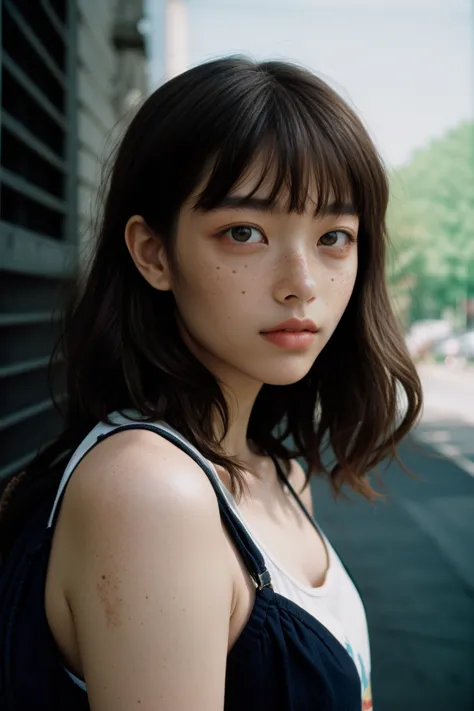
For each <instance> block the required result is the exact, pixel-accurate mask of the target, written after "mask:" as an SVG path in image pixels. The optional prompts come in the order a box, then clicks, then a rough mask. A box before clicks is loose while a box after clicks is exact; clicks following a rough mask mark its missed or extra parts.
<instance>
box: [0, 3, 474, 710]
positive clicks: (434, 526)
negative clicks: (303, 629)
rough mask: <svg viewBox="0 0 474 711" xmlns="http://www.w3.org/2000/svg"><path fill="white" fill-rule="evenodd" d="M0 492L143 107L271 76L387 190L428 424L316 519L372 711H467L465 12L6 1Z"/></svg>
mask: <svg viewBox="0 0 474 711" xmlns="http://www.w3.org/2000/svg"><path fill="white" fill-rule="evenodd" d="M0 10H1V14H0V16H1V20H0V35H1V45H0V69H1V75H0V76H1V79H0V97H1V109H0V154H1V160H0V388H1V390H0V480H1V478H4V477H5V476H7V475H8V474H11V473H12V472H15V471H18V470H20V469H21V467H22V466H23V465H24V464H25V463H26V462H27V461H28V460H29V459H30V457H31V456H32V454H34V452H35V450H36V448H37V447H38V446H39V445H40V444H42V443H43V442H44V441H45V440H46V439H48V438H50V437H52V436H53V435H54V434H55V432H56V431H57V428H58V420H57V417H56V415H55V412H54V410H53V408H52V405H51V400H50V397H49V392H48V387H47V379H46V372H47V364H48V359H49V355H50V353H51V348H52V344H53V342H54V337H55V331H56V329H55V324H57V319H58V317H57V314H58V306H59V303H60V302H59V297H58V289H59V288H60V287H61V286H64V285H65V284H67V283H68V281H69V280H70V279H71V277H72V276H73V275H74V274H75V273H76V272H77V271H79V272H80V270H81V266H82V265H83V264H84V259H85V256H86V254H87V249H88V245H89V244H90V241H91V235H92V227H91V225H92V221H93V216H94V214H95V211H96V207H97V205H96V197H97V193H98V189H99V186H100V184H101V167H102V165H103V162H104V160H105V158H106V157H107V155H108V153H109V152H110V149H111V148H112V147H113V145H114V144H115V143H116V141H117V139H118V138H119V137H120V135H121V134H122V131H123V128H124V126H125V125H126V124H127V121H128V120H129V118H130V116H131V115H132V113H133V111H134V110H135V108H136V106H137V105H138V104H139V103H140V102H141V101H142V100H143V99H144V98H145V97H146V96H147V95H148V94H149V93H150V91H152V90H153V89H154V88H156V87H157V86H158V85H160V84H161V83H162V82H163V81H165V80H166V79H168V78H170V77H171V76H173V75H175V74H177V73H179V72H181V71H183V70H185V69H186V68H187V67H189V66H191V65H193V64H196V63H199V62H201V61H203V60H205V59H210V58H212V57H216V56H221V55H227V54H234V53H238V54H247V55H250V56H251V57H254V58H257V59H260V58H261V59H263V58H265V59H269V58H285V59H289V60H293V61H296V62H298V63H300V64H304V65H305V66H307V67H309V68H310V69H312V70H314V71H316V72H317V73H318V74H320V75H321V76H323V77H324V78H325V79H326V80H327V81H328V82H329V83H330V84H332V85H333V86H334V87H335V88H336V89H337V90H338V91H339V92H340V93H341V94H342V95H343V96H344V97H345V98H346V99H347V100H348V101H349V102H350V103H351V104H352V105H353V106H354V107H355V109H356V110H357V112H358V113H359V115H360V116H361V117H362V119H363V120H364V122H365V123H366V125H367V126H368V128H369V131H370V133H371V135H372V136H373V138H374V141H375V143H376V145H377V146H378V148H379V151H380V153H381V155H382V157H383V159H384V161H385V163H386V165H387V168H388V170H389V174H390V181H391V190H392V197H391V203H390V209H389V219H388V222H389V230H390V235H391V239H392V248H391V252H390V255H389V262H388V270H389V279H390V289H391V293H392V298H393V302H394V305H395V308H396V311H397V314H398V316H399V318H400V322H401V324H402V327H403V330H404V333H405V337H406V341H407V345H408V347H409V349H410V352H411V354H412V356H413V358H414V360H415V362H416V363H417V367H418V368H419V372H420V375H421V377H422V381H423V386H424V392H425V399H426V402H425V409H424V413H423V417H422V420H421V422H420V424H419V426H418V427H417V428H416V429H415V431H414V432H413V433H412V435H410V437H409V438H407V440H406V441H405V442H404V443H403V444H402V446H401V448H400V456H401V460H402V462H403V464H404V465H406V466H407V467H408V469H409V470H410V472H411V473H412V474H413V475H414V476H411V477H410V476H407V475H406V473H405V472H404V471H403V469H402V468H401V466H400V465H399V464H397V463H395V464H392V465H390V467H388V468H386V470H385V472H384V474H383V483H382V482H380V483H379V484H378V488H379V490H380V491H382V492H383V493H384V494H386V495H387V499H386V501H384V502H378V503H377V504H376V505H369V504H367V503H365V502H363V501H358V500H356V499H355V498H354V497H353V496H350V497H349V498H348V500H344V501H340V502H338V503H335V502H334V501H333V500H332V497H331V496H330V494H329V491H328V487H327V485H326V484H325V483H324V482H322V481H317V482H315V483H314V486H313V497H314V503H315V513H316V517H317V519H318V521H319V522H320V524H321V525H322V526H323V528H324V530H325V532H326V534H327V535H328V536H329V538H330V539H331V540H332V542H333V543H334V545H335V547H336V549H337V550H338V551H339V553H340V555H341V556H342V557H343V559H344V561H345V562H346V564H347V566H348V567H349V569H350V570H351V572H352V574H353V575H354V577H355V579H356V580H357V583H358V585H359V588H360V590H361V592H362V595H363V597H364V600H365V604H366V608H367V614H368V618H369V626H370V631H371V640H372V657H373V660H372V663H373V679H372V687H373V696H374V708H375V709H376V711H399V710H400V709H403V711H415V710H416V711H420V710H421V709H422V710H424V709H427V710H428V709H429V710H430V711H438V709H439V711H441V709H443V711H445V710H446V709H449V710H451V709H456V711H474V71H473V70H474V52H473V48H474V8H473V4H472V2H471V0H444V1H442V0H232V1H231V0H143V1H142V0H0Z"/></svg>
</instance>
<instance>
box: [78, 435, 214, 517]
mask: <svg viewBox="0 0 474 711" xmlns="http://www.w3.org/2000/svg"><path fill="white" fill-rule="evenodd" d="M66 498H68V499H69V500H70V501H71V502H72V503H73V506H72V508H75V507H78V508H79V509H80V508H81V506H83V505H84V504H85V505H87V507H88V510H89V511H90V512H92V511H93V510H94V509H95V507H96V506H106V507H107V508H110V509H111V510H113V509H114V508H115V507H120V508H123V507H125V508H130V509H133V508H134V507H139V508H140V507H142V506H143V507H145V508H148V507H150V506H153V507H156V506H157V505H158V506H161V505H163V504H166V505H168V503H170V500H172V501H174V507H175V508H177V509H179V508H180V507H183V510H184V509H186V507H189V506H190V505H191V506H192V507H193V508H195V507H196V506H197V507H198V509H199V508H200V507H204V508H205V509H207V512H208V513H211V511H214V512H216V513H218V507H217V501H216V497H215V495H214V493H213V490H212V487H211V486H210V484H209V481H208V479H207V476H206V475H205V473H204V472H203V471H202V469H201V468H200V467H199V465H198V464H196V462H194V461H193V460H192V459H191V458H190V457H189V456H188V455H187V454H186V453H185V452H183V451H182V450H180V449H179V448H178V447H176V446H175V445H174V444H172V443H171V442H169V441H168V440H166V439H165V438H164V437H161V436H160V435H159V434H158V433H155V432H150V431H149V430H145V429H143V430H140V429H134V430H127V431H124V432H117V433H115V434H112V435H110V436H109V437H107V438H106V439H104V440H103V441H102V442H101V443H100V444H98V445H97V446H95V447H94V448H93V449H92V450H91V451H90V452H89V453H88V454H87V455H86V456H85V457H84V459H83V460H82V461H81V462H80V464H79V465H78V467H77V469H76V471H75V472H74V475H73V476H72V478H71V482H70V483H69V485H68V489H67V492H66V496H65V503H66ZM160 502H161V503H160Z"/></svg>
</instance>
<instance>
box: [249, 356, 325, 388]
mask: <svg viewBox="0 0 474 711" xmlns="http://www.w3.org/2000/svg"><path fill="white" fill-rule="evenodd" d="M313 363H314V361H311V363H304V364H303V363H288V362H286V363H285V364H284V365H280V366H278V367H273V368H272V367H271V366H270V367H268V368H265V372H264V373H263V374H262V379H261V382H262V383H264V384H265V385H293V383H297V382H298V381H299V380H301V379H302V378H304V377H305V375H307V374H308V373H309V371H310V370H311V367H312V366H313Z"/></svg>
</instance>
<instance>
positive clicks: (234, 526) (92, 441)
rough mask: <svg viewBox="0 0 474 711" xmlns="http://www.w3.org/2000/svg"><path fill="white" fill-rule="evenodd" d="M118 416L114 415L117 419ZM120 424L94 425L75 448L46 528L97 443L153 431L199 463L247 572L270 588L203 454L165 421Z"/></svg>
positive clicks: (261, 561)
mask: <svg viewBox="0 0 474 711" xmlns="http://www.w3.org/2000/svg"><path fill="white" fill-rule="evenodd" d="M116 419H117V418H116ZM120 420H121V423H120V424H112V425H106V424H105V423H101V424H100V426H98V427H96V428H94V430H92V432H91V433H90V434H89V435H88V436H87V437H86V439H85V440H84V441H83V442H82V444H81V445H80V447H79V448H78V449H77V450H76V452H75V453H74V455H73V457H72V458H71V460H70V462H69V464H68V466H67V468H66V470H65V472H64V475H63V478H62V480H61V483H60V485H59V489H58V493H57V496H56V500H55V502H54V506H53V510H52V511H51V516H50V519H49V522H48V527H52V526H53V525H54V522H55V519H56V515H57V512H58V509H59V505H60V502H61V500H62V497H63V495H64V492H65V489H66V486H67V483H68V481H69V479H70V477H71V475H72V473H73V471H74V469H75V468H76V467H77V465H78V464H79V462H80V461H81V460H82V459H83V457H84V456H85V455H86V454H87V452H89V451H90V450H91V449H93V447H94V446H96V445H97V444H98V443H99V442H101V441H103V440H104V439H107V438H108V437H110V436H111V435H113V434H115V433H116V432H123V431H124V430H131V429H146V430H150V431H152V432H157V433H158V434H160V435H161V436H162V437H164V438H165V439H167V440H168V441H169V442H171V443H172V444H174V445H175V446H176V447H178V448H179V449H181V450H182V451H183V452H185V453H186V454H187V455H188V456H189V457H191V459H193V460H194V461H195V462H196V464H198V465H199V466H200V467H201V469H202V470H203V471H204V473H205V474H206V476H207V478H208V479H209V481H210V483H211V485H212V488H213V489H214V492H215V494H216V496H217V501H218V505H219V510H220V514H221V517H222V520H223V522H224V524H225V526H226V528H227V530H228V531H229V534H230V535H231V537H232V540H233V541H234V543H235V545H236V547H237V549H238V551H239V553H240V554H241V556H242V558H243V560H244V562H245V565H246V567H247V570H248V572H249V573H250V575H251V577H252V578H253V580H254V581H255V583H256V585H257V587H258V588H259V589H260V590H262V589H263V588H264V587H272V583H271V577H270V573H269V572H268V570H267V568H266V566H265V561H264V559H263V556H262V554H261V553H260V551H259V550H258V548H257V547H256V546H255V544H254V542H253V541H252V539H251V538H250V536H249V534H248V533H247V531H246V530H245V528H244V526H243V524H242V522H241V521H240V520H239V518H238V517H237V516H236V514H235V513H234V512H233V511H232V508H231V507H230V505H229V503H228V501H227V500H226V498H225V496H224V494H223V492H222V490H221V488H220V486H219V484H218V483H217V480H216V478H217V473H216V472H215V470H214V468H213V466H212V464H211V463H210V462H208V461H207V459H205V458H204V457H203V456H202V454H201V453H200V452H199V451H198V450H197V449H196V448H195V447H194V446H193V445H192V444H191V443H190V442H188V441H187V440H186V439H185V438H184V437H183V436H182V435H180V434H179V433H178V432H177V431H176V430H174V429H173V428H172V427H169V426H168V425H166V424H165V423H156V422H136V421H133V420H127V418H120Z"/></svg>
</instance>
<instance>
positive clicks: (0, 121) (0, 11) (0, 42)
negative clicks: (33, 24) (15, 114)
mask: <svg viewBox="0 0 474 711" xmlns="http://www.w3.org/2000/svg"><path fill="white" fill-rule="evenodd" d="M2 15H3V8H2V0H0V155H1V152H2V126H3V109H2V48H3V30H2ZM1 201H2V168H1V164H0V205H1Z"/></svg>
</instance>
